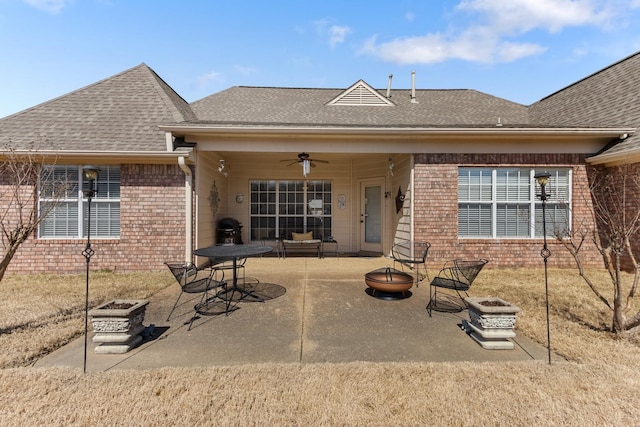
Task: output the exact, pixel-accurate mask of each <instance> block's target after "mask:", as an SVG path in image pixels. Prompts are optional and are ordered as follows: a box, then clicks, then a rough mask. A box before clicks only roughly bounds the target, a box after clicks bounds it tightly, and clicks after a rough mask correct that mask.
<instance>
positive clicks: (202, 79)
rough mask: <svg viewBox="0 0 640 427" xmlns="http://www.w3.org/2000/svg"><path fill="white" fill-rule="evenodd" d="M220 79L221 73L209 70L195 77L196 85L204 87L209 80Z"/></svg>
mask: <svg viewBox="0 0 640 427" xmlns="http://www.w3.org/2000/svg"><path fill="white" fill-rule="evenodd" d="M221 79H222V74H221V73H219V72H217V71H211V72H209V73H206V74H202V75H200V76H198V78H197V79H196V86H197V87H198V88H203V87H206V86H207V85H208V84H209V83H210V82H213V81H220V80H221Z"/></svg>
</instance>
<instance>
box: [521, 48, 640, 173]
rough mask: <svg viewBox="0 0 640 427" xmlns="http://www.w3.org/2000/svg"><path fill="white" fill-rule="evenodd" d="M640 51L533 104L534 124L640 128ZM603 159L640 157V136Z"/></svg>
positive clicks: (531, 113) (602, 155)
mask: <svg viewBox="0 0 640 427" xmlns="http://www.w3.org/2000/svg"><path fill="white" fill-rule="evenodd" d="M638 95H640V52H638V53H635V54H633V55H631V56H628V57H627V58H624V59H622V60H620V61H618V62H616V63H614V64H612V65H610V66H608V67H606V68H604V69H602V70H600V71H598V72H596V73H594V74H591V75H590V76H588V77H585V78H584V79H582V80H580V81H578V82H576V83H574V84H572V85H570V86H568V87H566V88H564V89H562V90H560V91H558V92H555V93H553V94H551V95H549V96H547V97H546V98H543V99H542V100H540V101H538V102H536V103H535V104H532V105H531V107H530V108H529V110H530V117H531V120H532V121H533V122H537V123H549V124H552V125H556V126H566V127H581V126H582V127H594V126H601V127H615V126H626V127H634V128H637V127H638V126H640V102H639V100H638ZM604 154H605V153H604V152H603V153H601V154H600V155H598V156H595V157H594V158H593V159H592V161H593V162H594V163H598V162H599V161H598V160H599V159H602V160H605V159H612V157H614V155H615V157H619V158H621V159H622V158H624V157H628V156H629V155H632V154H635V155H636V156H637V155H640V135H634V136H632V137H630V138H628V139H626V140H623V141H620V143H618V144H615V145H613V146H611V147H607V150H606V156H605V155H604Z"/></svg>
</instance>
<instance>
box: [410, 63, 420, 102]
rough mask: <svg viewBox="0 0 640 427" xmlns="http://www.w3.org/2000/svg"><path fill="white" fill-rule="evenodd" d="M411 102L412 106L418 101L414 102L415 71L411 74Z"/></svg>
mask: <svg viewBox="0 0 640 427" xmlns="http://www.w3.org/2000/svg"><path fill="white" fill-rule="evenodd" d="M411 102H413V103H414V104H417V103H418V101H416V72H415V71H412V72H411Z"/></svg>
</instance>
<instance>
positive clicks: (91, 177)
mask: <svg viewBox="0 0 640 427" xmlns="http://www.w3.org/2000/svg"><path fill="white" fill-rule="evenodd" d="M99 173H100V170H99V169H97V168H96V167H95V166H85V167H84V168H82V174H83V175H84V178H86V179H87V181H88V185H87V187H86V188H83V189H82V194H84V197H86V198H87V245H86V246H85V247H84V250H83V251H82V255H84V258H85V260H86V261H87V285H86V289H85V300H84V366H83V372H84V373H86V372H87V335H88V330H89V263H90V262H91V257H92V256H93V254H94V253H95V252H94V251H93V249H91V199H92V198H93V196H95V195H96V191H95V189H94V188H95V183H96V180H97V179H98V174H99Z"/></svg>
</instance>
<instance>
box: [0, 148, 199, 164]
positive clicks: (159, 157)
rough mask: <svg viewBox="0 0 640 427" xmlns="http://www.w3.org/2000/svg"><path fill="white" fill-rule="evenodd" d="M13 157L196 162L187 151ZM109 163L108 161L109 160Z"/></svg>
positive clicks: (62, 152)
mask: <svg viewBox="0 0 640 427" xmlns="http://www.w3.org/2000/svg"><path fill="white" fill-rule="evenodd" d="M11 154H12V155H24V156H26V155H34V154H37V155H39V156H43V157H45V158H56V159H59V158H65V159H100V160H105V159H106V158H109V157H111V158H113V159H115V160H117V161H120V160H123V159H125V160H139V159H141V158H144V159H145V160H147V162H148V163H154V162H163V163H166V162H168V161H171V160H172V159H176V158H178V157H186V158H187V159H188V160H189V161H190V162H191V161H193V160H194V157H193V155H192V154H191V152H190V151H189V152H187V151H171V152H167V151H65V150H37V149H36V150H14V151H12V152H11ZM2 155H6V152H3V151H0V156H2ZM107 163H108V160H107Z"/></svg>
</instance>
